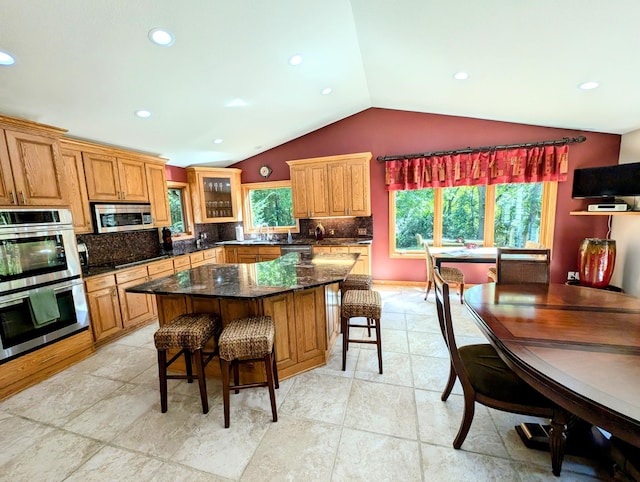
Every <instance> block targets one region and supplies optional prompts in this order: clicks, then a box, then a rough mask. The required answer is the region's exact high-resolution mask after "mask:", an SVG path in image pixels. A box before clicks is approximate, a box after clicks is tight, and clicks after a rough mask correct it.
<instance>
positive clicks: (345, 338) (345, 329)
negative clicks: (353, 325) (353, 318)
mask: <svg viewBox="0 0 640 482" xmlns="http://www.w3.org/2000/svg"><path fill="white" fill-rule="evenodd" d="M340 326H341V327H342V330H341V331H342V371H345V370H346V369H347V350H348V349H349V324H348V320H347V318H345V317H344V316H341V317H340Z"/></svg>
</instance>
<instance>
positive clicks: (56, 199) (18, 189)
mask: <svg viewBox="0 0 640 482" xmlns="http://www.w3.org/2000/svg"><path fill="white" fill-rule="evenodd" d="M64 132H65V130H63V129H58V128H55V127H51V126H46V125H43V124H37V123H35V122H29V121H24V120H21V119H14V118H12V117H5V116H0V205H9V206H10V205H13V206H64V205H66V204H67V202H68V200H67V196H66V193H65V189H64V185H63V183H62V175H61V172H60V171H61V169H60V166H61V162H60V147H59V143H58V140H59V138H60V136H62V134H63V133H64Z"/></svg>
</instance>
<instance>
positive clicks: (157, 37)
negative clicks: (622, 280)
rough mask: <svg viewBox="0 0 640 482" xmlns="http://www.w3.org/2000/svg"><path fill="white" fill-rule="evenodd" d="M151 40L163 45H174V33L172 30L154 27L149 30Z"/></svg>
mask: <svg viewBox="0 0 640 482" xmlns="http://www.w3.org/2000/svg"><path fill="white" fill-rule="evenodd" d="M149 40H151V41H152V42H153V43H154V44H156V45H160V46H162V47H169V46H171V45H173V41H174V38H173V35H172V34H171V32H168V31H167V30H164V29H161V28H154V29H152V30H149Z"/></svg>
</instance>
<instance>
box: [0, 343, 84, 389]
mask: <svg viewBox="0 0 640 482" xmlns="http://www.w3.org/2000/svg"><path fill="white" fill-rule="evenodd" d="M93 352H94V348H93V343H92V340H91V333H90V331H89V330H85V331H82V332H80V333H77V334H75V335H72V336H70V337H68V338H65V339H63V340H60V341H56V342H55V343H52V344H50V345H47V346H45V347H42V348H40V349H38V350H35V351H32V352H30V353H27V354H26V355H23V356H20V357H18V358H15V359H13V360H10V361H8V362H6V363H4V364H3V365H2V370H0V400H3V399H4V398H6V397H8V396H10V395H13V394H14V393H17V392H19V391H20V390H24V389H25V388H27V387H30V386H31V385H35V384H36V383H39V382H41V381H42V380H45V379H47V378H49V377H50V376H52V375H54V374H55V373H58V372H61V371H62V370H64V369H66V368H68V367H70V366H71V365H73V364H75V363H77V362H79V361H80V360H82V359H83V358H86V357H88V356H89V355H91V354H92V353H93Z"/></svg>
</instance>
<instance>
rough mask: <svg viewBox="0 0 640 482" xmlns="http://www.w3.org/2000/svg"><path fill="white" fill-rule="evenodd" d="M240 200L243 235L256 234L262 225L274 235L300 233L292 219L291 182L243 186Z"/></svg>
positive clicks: (297, 225)
mask: <svg viewBox="0 0 640 482" xmlns="http://www.w3.org/2000/svg"><path fill="white" fill-rule="evenodd" d="M242 198H243V203H242V208H243V213H244V231H245V233H257V232H259V231H260V227H261V226H263V225H264V224H266V225H268V226H269V227H270V228H272V229H273V232H274V233H286V232H287V231H288V230H291V232H296V233H297V232H299V231H300V225H299V223H298V220H297V219H295V218H294V217H293V198H292V194H291V181H274V182H256V183H251V184H243V185H242Z"/></svg>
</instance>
